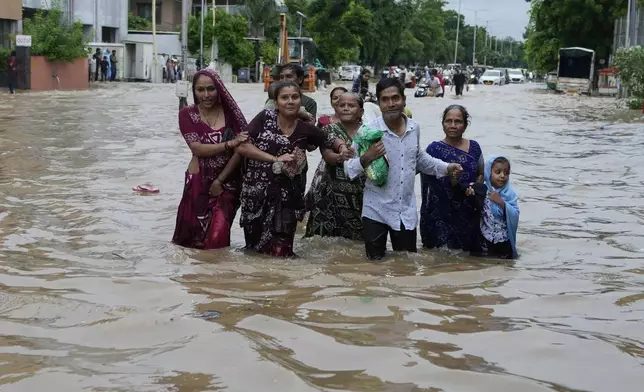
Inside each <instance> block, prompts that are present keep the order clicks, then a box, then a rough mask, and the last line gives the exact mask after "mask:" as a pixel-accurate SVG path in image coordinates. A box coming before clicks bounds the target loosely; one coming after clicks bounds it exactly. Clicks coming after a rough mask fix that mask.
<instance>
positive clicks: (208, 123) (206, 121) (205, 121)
mask: <svg viewBox="0 0 644 392" xmlns="http://www.w3.org/2000/svg"><path fill="white" fill-rule="evenodd" d="M221 112H222V110H221V109H220V110H218V111H217V116H216V117H215V121H214V122H212V123H211V122H210V121H208V118H207V117H206V116H205V115H204V114H203V113H202V112H199V115H200V116H201V121H202V122H204V123H205V124H206V125H208V126H209V127H210V129H215V125H217V121H219V116H220V115H221Z"/></svg>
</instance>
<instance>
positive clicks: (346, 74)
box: [340, 65, 361, 80]
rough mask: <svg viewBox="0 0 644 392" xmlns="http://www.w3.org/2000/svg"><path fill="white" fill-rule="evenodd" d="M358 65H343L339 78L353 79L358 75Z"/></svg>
mask: <svg viewBox="0 0 644 392" xmlns="http://www.w3.org/2000/svg"><path fill="white" fill-rule="evenodd" d="M360 70H361V68H360V66H359V65H345V66H344V67H342V70H341V71H340V79H341V80H354V79H355V78H357V77H358V76H360Z"/></svg>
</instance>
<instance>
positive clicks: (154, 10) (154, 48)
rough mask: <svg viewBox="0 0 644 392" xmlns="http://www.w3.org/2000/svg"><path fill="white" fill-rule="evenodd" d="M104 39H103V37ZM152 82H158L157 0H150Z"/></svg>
mask: <svg viewBox="0 0 644 392" xmlns="http://www.w3.org/2000/svg"><path fill="white" fill-rule="evenodd" d="M103 40H104V39H103ZM152 56H153V58H152V66H153V67H154V68H153V69H152V73H151V74H150V77H151V78H152V83H159V79H158V75H159V70H158V68H159V56H158V53H157V0H152Z"/></svg>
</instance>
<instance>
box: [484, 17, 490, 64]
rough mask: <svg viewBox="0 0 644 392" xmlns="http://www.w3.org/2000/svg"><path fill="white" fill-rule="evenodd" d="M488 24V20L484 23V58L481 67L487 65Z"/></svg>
mask: <svg viewBox="0 0 644 392" xmlns="http://www.w3.org/2000/svg"><path fill="white" fill-rule="evenodd" d="M489 24H490V21H489V20H488V21H486V22H485V44H484V45H483V47H484V48H485V58H484V59H483V65H487V36H488V34H489V33H488V30H487V27H488V25H489Z"/></svg>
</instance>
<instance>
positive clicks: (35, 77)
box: [31, 56, 89, 91]
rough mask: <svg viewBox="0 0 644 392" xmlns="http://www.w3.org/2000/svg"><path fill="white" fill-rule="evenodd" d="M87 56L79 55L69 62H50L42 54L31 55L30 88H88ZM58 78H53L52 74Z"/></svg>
mask: <svg viewBox="0 0 644 392" xmlns="http://www.w3.org/2000/svg"><path fill="white" fill-rule="evenodd" d="M88 72H89V67H88V63H87V58H85V57H80V58H78V59H76V60H74V61H73V62H71V63H66V62H50V61H47V60H46V59H45V58H44V57H42V56H32V57H31V89H32V90H35V91H46V90H87V89H88V88H89V75H88ZM54 74H55V75H57V76H58V78H54V77H53V75H54Z"/></svg>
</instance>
